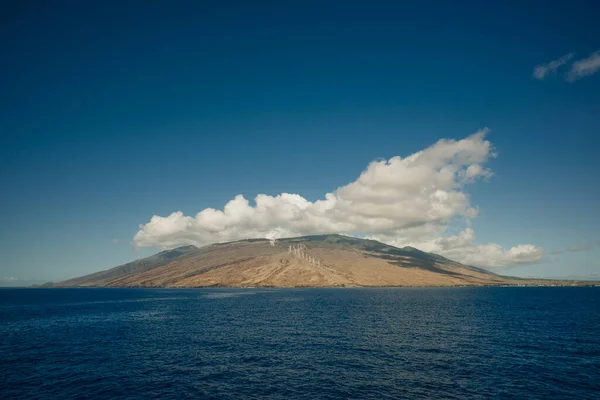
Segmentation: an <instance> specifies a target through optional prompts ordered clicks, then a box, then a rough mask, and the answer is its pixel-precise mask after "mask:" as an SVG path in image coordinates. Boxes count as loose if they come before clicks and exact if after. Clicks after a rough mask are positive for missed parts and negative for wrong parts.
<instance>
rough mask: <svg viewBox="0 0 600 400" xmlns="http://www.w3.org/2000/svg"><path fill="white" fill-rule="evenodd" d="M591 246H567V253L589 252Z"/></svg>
mask: <svg viewBox="0 0 600 400" xmlns="http://www.w3.org/2000/svg"><path fill="white" fill-rule="evenodd" d="M591 249H592V246H591V245H589V244H587V243H586V244H574V245H573V246H569V247H568V248H567V251H570V252H576V251H588V250H591Z"/></svg>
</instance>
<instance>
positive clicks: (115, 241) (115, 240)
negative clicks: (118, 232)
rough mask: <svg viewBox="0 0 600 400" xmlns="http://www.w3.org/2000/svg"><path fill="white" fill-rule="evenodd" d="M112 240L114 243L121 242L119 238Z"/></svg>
mask: <svg viewBox="0 0 600 400" xmlns="http://www.w3.org/2000/svg"><path fill="white" fill-rule="evenodd" d="M111 242H113V243H114V244H119V243H120V242H119V239H113V240H111Z"/></svg>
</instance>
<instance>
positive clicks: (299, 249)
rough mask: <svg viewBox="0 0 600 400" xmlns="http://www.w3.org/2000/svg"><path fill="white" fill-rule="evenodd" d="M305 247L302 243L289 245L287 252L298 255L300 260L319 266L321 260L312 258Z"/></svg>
mask: <svg viewBox="0 0 600 400" xmlns="http://www.w3.org/2000/svg"><path fill="white" fill-rule="evenodd" d="M307 250H308V249H307V247H306V246H305V245H303V244H298V245H296V246H289V248H288V253H290V254H292V255H294V256H296V257H298V258H299V259H301V260H304V261H308V262H309V263H311V264H313V265H316V266H317V267H320V266H321V260H319V259H317V258H314V257H313V256H311V255H310V254H308V253H307Z"/></svg>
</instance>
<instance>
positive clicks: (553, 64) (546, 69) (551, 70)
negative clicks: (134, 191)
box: [533, 53, 575, 80]
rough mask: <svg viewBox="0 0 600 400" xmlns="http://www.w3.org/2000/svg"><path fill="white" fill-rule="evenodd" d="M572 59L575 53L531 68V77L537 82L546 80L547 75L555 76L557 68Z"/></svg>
mask: <svg viewBox="0 0 600 400" xmlns="http://www.w3.org/2000/svg"><path fill="white" fill-rule="evenodd" d="M573 57H575V53H569V54H565V55H564V56H562V57H560V58H558V59H556V60H553V61H550V62H549V63H545V64H540V65H536V66H535V68H533V77H534V78H535V79H539V80H543V79H546V77H547V76H548V75H549V74H555V73H556V70H557V69H558V68H559V67H561V66H563V65H565V64H566V63H568V62H569V61H570V60H571V59H572V58H573Z"/></svg>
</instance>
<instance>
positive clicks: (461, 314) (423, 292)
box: [0, 288, 600, 399]
mask: <svg viewBox="0 0 600 400" xmlns="http://www.w3.org/2000/svg"><path fill="white" fill-rule="evenodd" d="M74 397H77V398H104V399H109V398H132V399H136V398H143V399H147V398H162V399H167V398H177V399H180V398H207V399H208V398H232V399H244V398H253V399H346V398H354V399H382V398H389V399H398V398H453V399H462V398H490V397H494V398H568V399H575V398H589V399H591V398H600V288H453V289H285V290H283V289H281V290H279V289H273V290H253V289H238V290H226V289H220V290H219V289H209V290H207V289H190V290H187V289H185V290H184V289H182V290H168V289H1V290H0V398H3V399H10V398H27V399H30V398H43V399H51V398H62V399H64V398H74Z"/></svg>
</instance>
